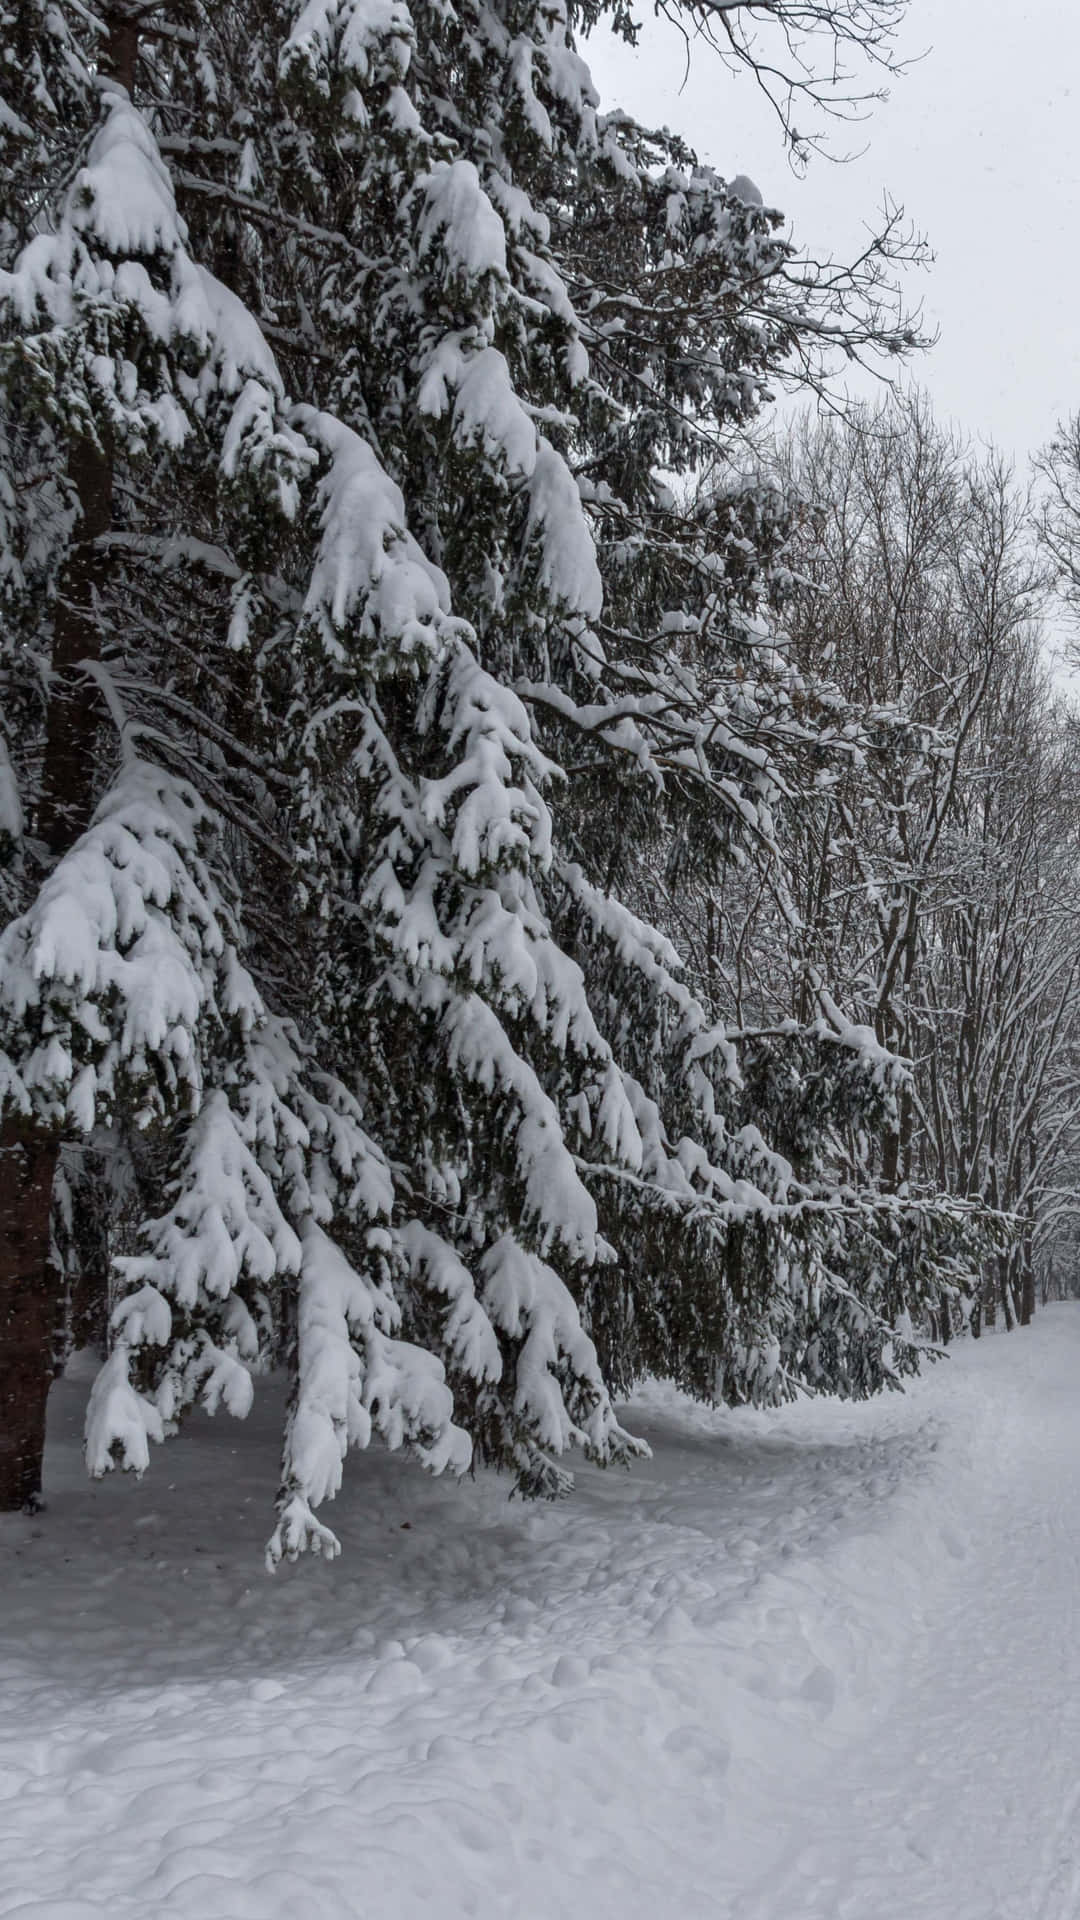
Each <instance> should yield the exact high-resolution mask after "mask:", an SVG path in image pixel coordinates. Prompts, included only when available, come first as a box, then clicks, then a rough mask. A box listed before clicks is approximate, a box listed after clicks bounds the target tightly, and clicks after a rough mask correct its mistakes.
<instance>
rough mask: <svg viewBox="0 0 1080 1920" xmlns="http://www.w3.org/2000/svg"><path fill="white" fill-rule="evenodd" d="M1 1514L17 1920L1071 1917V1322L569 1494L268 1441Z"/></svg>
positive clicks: (1075, 1663) (725, 1434) (649, 1401)
mask: <svg viewBox="0 0 1080 1920" xmlns="http://www.w3.org/2000/svg"><path fill="white" fill-rule="evenodd" d="M84 1392H85V1386H84V1385H81V1384H80V1383H78V1382H70V1381H65V1382H63V1383H62V1384H61V1386H60V1387H59V1389H58V1390H57V1392H56V1395H55V1405H54V1416H55V1417H54V1421H53V1443H52V1450H51V1454H50V1461H49V1490H50V1493H51V1506H50V1511H49V1513H48V1514H47V1515H46V1516H44V1517H42V1518H40V1519H38V1520H26V1519H22V1518H7V1519H4V1520H2V1521H0V1701H2V1704H3V1709H4V1711H3V1715H2V1717H0V1920H11V1916H14V1915H19V1916H24V1920H29V1917H30V1916H33V1920H91V1916H102V1915H105V1914H108V1915H110V1916H113V1917H114V1920H129V1917H130V1920H135V1917H136V1916H137V1920H158V1916H161V1917H162V1920H187V1916H196V1915H198V1916H199V1920H284V1917H285V1916H286V1915H288V1916H290V1920H297V1917H298V1916H299V1920H360V1917H361V1916H364V1917H365V1920H367V1916H370V1915H376V1914H378V1915H379V1916H381V1920H421V1916H423V1920H459V1916H466V1915H471V1916H475V1917H476V1920H502V1917H503V1916H506V1920H509V1917H510V1916H514V1920H562V1916H563V1915H567V1916H569V1915H572V1914H577V1913H581V1914H583V1915H587V1916H588V1917H589V1920H609V1917H610V1920H615V1916H616V1915H618V1916H619V1920H695V1917H696V1916H700V1917H701V1920H706V1916H707V1917H708V1920H826V1916H828V1920H1076V1917H1077V1916H1080V1309H1074V1308H1059V1309H1055V1310H1052V1311H1051V1312H1049V1313H1048V1314H1047V1315H1046V1316H1045V1317H1044V1318H1043V1320H1042V1321H1041V1323H1040V1324H1039V1325H1038V1326H1037V1327H1036V1328H1034V1329H1033V1330H1031V1331H1030V1332H1029V1333H1028V1334H1026V1335H1023V1336H1016V1337H1014V1338H1010V1339H1004V1338H1002V1339H993V1340H985V1341H983V1342H981V1343H980V1344H979V1345H978V1346H969V1347H966V1348H963V1349H960V1350H958V1352H957V1355H956V1358H955V1359H954V1360H953V1361H951V1362H950V1363H949V1365H948V1368H947V1369H946V1368H939V1369H937V1370H935V1372H934V1373H933V1374H932V1375H931V1376H930V1377H929V1378H928V1379H927V1380H926V1381H925V1382H922V1383H920V1384H919V1385H917V1386H916V1388H915V1389H914V1390H913V1391H912V1392H911V1393H909V1394H908V1395H905V1396H903V1397H900V1396H893V1397H891V1398H890V1399H889V1400H888V1401H886V1402H882V1403H880V1404H876V1405H871V1406H866V1407H857V1408H844V1407H840V1406H837V1405H835V1404H831V1403H821V1404H817V1405H812V1406H802V1407H797V1408H792V1409H789V1410H786V1411H784V1412H783V1413H782V1414H780V1415H776V1416H765V1415H755V1414H747V1413H740V1414H732V1413H723V1414H709V1413H706V1412H704V1411H703V1410H701V1409H697V1408H694V1407H692V1406H690V1405H688V1404H687V1403H685V1402H683V1401H681V1400H679V1399H678V1398H677V1397H675V1396H673V1395H671V1394H670V1393H667V1392H666V1391H661V1390H660V1389H654V1390H652V1391H650V1392H648V1393H646V1394H645V1395H644V1396H643V1397H642V1399H641V1400H640V1401H638V1402H637V1403H636V1404H635V1407H634V1410H633V1414H632V1416H631V1417H632V1419H633V1421H634V1423H635V1424H636V1427H637V1430H639V1431H644V1432H646V1433H647V1435H648V1437H649V1438H650V1440H651V1441H652V1443H653V1446H654V1458H653V1460H652V1461H651V1462H647V1463H644V1464H643V1465H642V1466H641V1467H639V1468H638V1469H636V1470H635V1471H634V1472H633V1473H632V1474H630V1475H624V1474H621V1473H620V1474H614V1473H611V1474H607V1475H602V1474H598V1473H593V1472H586V1473H583V1474H582V1475H581V1484H580V1488H579V1492H578V1494H577V1495H576V1496H575V1498H574V1500H573V1501H572V1502H570V1503H568V1504H564V1505H562V1506H560V1507H558V1508H542V1509H537V1508H525V1507H522V1506H521V1505H520V1504H519V1503H513V1504H508V1502H507V1500H506V1498H505V1490H504V1488H503V1487H502V1486H501V1485H500V1484H497V1483H494V1482H492V1481H491V1480H490V1479H486V1478H482V1479H480V1480H478V1481H477V1482H476V1483H469V1484H466V1485H465V1486H463V1487H460V1488H452V1489H447V1488H445V1487H440V1486H438V1485H434V1484H432V1483H430V1482H428V1481H426V1480H424V1479H423V1477H422V1476H420V1475H419V1474H418V1473H416V1471H415V1470H413V1469H410V1468H409V1467H408V1466H407V1465H405V1464H403V1463H402V1462H400V1461H397V1460H393V1459H390V1458H388V1457H386V1456H385V1455H383V1456H380V1455H376V1454H372V1455H371V1456H369V1457H362V1458H357V1459H354V1460H353V1461H352V1462H351V1463H350V1469H351V1470H350V1472H349V1474H348V1477H347V1491H346V1495H345V1496H344V1497H343V1499H342V1501H341V1502H339V1504H338V1508H337V1513H336V1516H335V1517H336V1523H337V1524H338V1530H339V1532H340V1533H341V1534H342V1537H343V1540H344V1543H345V1551H346V1558H345V1559H344V1560H343V1561H342V1562H340V1563H339V1564H338V1565H337V1567H335V1568H331V1569H326V1568H321V1567H318V1566H302V1567H300V1568H297V1569H295V1570H286V1571H285V1572H283V1573H282V1574H279V1575H278V1576H277V1578H276V1579H274V1580H272V1581H271V1580H267V1579H266V1578H265V1577H264V1576H263V1575H262V1573H261V1571H260V1562H259V1549H260V1545H261V1541H262V1539H263V1537H264V1535H265V1533H266V1531H267V1530H268V1523H267V1507H266V1498H267V1489H268V1487H269V1486H271V1485H272V1482H273V1469H274V1452H275V1440H274V1414H275V1411H276V1409H275V1408H274V1407H273V1406H270V1405H268V1406H267V1407H266V1408H265V1409H264V1410H263V1411H262V1413H261V1414H260V1413H259V1412H258V1410H257V1413H256V1414H255V1415H253V1416H252V1422H253V1423H254V1422H256V1421H258V1422H259V1424H252V1423H249V1425H248V1427H247V1428H237V1427H236V1426H235V1425H233V1424H232V1423H229V1422H227V1421H226V1420H225V1419H224V1418H222V1419H219V1420H218V1421H216V1422H208V1421H200V1422H198V1423H196V1424H195V1425H193V1427H192V1428H191V1430H190V1432H188V1433H187V1434H185V1436H184V1437H183V1438H182V1439H181V1440H180V1441H178V1442H175V1443H173V1444H172V1445H171V1446H170V1447H169V1448H168V1449H167V1450H166V1451H164V1452H162V1453H160V1454H158V1455H157V1456H156V1458H155V1460H154V1463H153V1468H152V1471H151V1473H150V1475H148V1477H147V1479H146V1481H145V1482H144V1483H143V1484H142V1485H141V1486H136V1485H134V1484H132V1483H131V1482H126V1481H124V1482H121V1481H114V1482H110V1483H107V1484H104V1485H101V1486H98V1487H95V1488H87V1487H86V1486H85V1483H84V1482H83V1481H82V1480H81V1469H80V1467H79V1463H78V1458H77V1448H76V1445H75V1434H76V1430H77V1423H78V1417H79V1407H80V1398H81V1396H82V1394H83V1393H84Z"/></svg>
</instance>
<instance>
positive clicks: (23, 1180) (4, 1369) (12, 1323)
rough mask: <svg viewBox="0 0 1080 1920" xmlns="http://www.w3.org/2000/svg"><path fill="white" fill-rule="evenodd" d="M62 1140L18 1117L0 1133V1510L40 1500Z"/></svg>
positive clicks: (55, 1299) (56, 1308)
mask: <svg viewBox="0 0 1080 1920" xmlns="http://www.w3.org/2000/svg"><path fill="white" fill-rule="evenodd" d="M56 1155H57V1142H56V1140H55V1139H53V1138H50V1137H49V1136H47V1135H42V1134H40V1133H37V1132H35V1131H32V1130H31V1129H29V1128H28V1127H26V1126H25V1125H24V1124H23V1123H21V1122H20V1121H18V1120H8V1121H6V1122H5V1123H4V1125H3V1127H2V1128H0V1513H10V1512H13V1511H14V1510H16V1509H17V1508H19V1507H33V1506H35V1505H36V1504H37V1503H38V1500H39V1498H40V1495H41V1468H42V1459H43V1455H44V1451H45V1402H46V1400H47V1399H48V1396H49V1382H50V1381H51V1379H52V1374H53V1365H52V1362H53V1340H54V1338H55V1334H56V1323H57V1318H58V1315H59V1312H60V1307H61V1287H60V1279H59V1274H58V1273H57V1272H56V1271H55V1270H54V1268H53V1267H52V1264H51V1262H50V1260H49V1204H50V1201H51V1198H52V1187H53V1174H54V1172H55V1169H56Z"/></svg>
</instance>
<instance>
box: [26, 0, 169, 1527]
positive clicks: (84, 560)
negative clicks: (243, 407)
mask: <svg viewBox="0 0 1080 1920" xmlns="http://www.w3.org/2000/svg"><path fill="white" fill-rule="evenodd" d="M104 16H105V22H106V27H107V35H108V37H107V40H106V44H105V46H104V48H103V49H102V55H103V57H102V70H103V71H104V72H106V73H110V74H111V75H112V76H113V78H114V79H116V80H118V81H119V82H120V84H121V85H122V86H124V87H126V88H127V90H128V93H129V95H133V93H134V87H135V68H136V62H137V59H138V52H139V23H138V12H137V10H135V9H132V10H131V11H130V12H129V11H128V10H127V8H126V7H125V6H124V5H115V4H114V5H113V6H112V7H106V8H105V10H104ZM68 475H69V478H70V479H71V482H72V484H73V486H74V488H75V491H76V493H77V495H78V500H79V508H80V521H79V527H78V532H77V537H76V539H75V541H74V543H73V545H72V547H71V550H70V552H69V554H68V557H67V562H66V565H65V567H64V571H63V575H62V577H61V580H60V590H59V592H58V594H57V599H56V613H55V616H54V621H53V635H52V654H51V660H50V667H51V673H50V682H49V711H48V720H47V724H46V734H45V752H44V757H43V762H42V770H41V787H40V793H39V799H38V805H37V813H36V819H35V828H36V832H37V836H38V838H39V839H40V840H42V841H43V842H44V844H45V846H46V847H47V849H48V851H49V853H50V854H51V855H52V857H53V858H54V859H57V858H59V857H60V855H61V854H63V853H65V852H66V851H67V849H68V848H69V847H70V846H71V845H72V842H73V841H75V840H77V839H78V837H79V835H80V834H81V833H83V832H85V830H86V828H87V826H88V825H89V822H90V815H91V811H92V808H93V800H94V783H95V771H96V769H95V760H96V746H97V732H98V725H99V717H100V716H99V703H98V698H97V690H96V688H95V687H94V684H93V681H92V680H91V679H90V678H89V677H88V676H87V675H86V674H85V673H84V672H83V671H82V670H81V669H82V663H83V662H86V661H88V662H91V663H92V662H94V661H96V660H99V659H100V657H101V633H102V599H103V589H104V587H105V584H106V578H107V569H108V559H107V556H106V555H105V554H104V553H103V552H102V551H101V549H100V548H99V547H98V545H97V542H98V540H99V539H100V537H101V535H102V534H104V533H107V532H108V531H109V528H110V527H111V525H112V505H113V468H112V460H111V458H110V457H109V453H108V450H107V449H103V448H101V447H99V446H95V445H94V444H93V442H92V441H89V440H84V439H79V440H75V441H74V442H72V444H71V446H70V448H69V451H68ZM59 1149H60V1139H59V1135H58V1134H56V1133H47V1132H45V1131H43V1130H42V1129H40V1128H37V1127H35V1126H34V1125H33V1123H32V1122H28V1121H25V1120H22V1119H17V1118H14V1117H12V1118H10V1119H7V1120H5V1121H4V1123H3V1125H2V1127H0V1512H5V1511H6V1512H10V1511H12V1510H13V1509H15V1508H18V1507H23V1506H26V1505H35V1504H36V1503H37V1502H38V1500H39V1498H40V1494H41V1478H42V1463H43V1458H44V1451H45V1403H46V1400H47V1398H48V1392H49V1382H50V1380H51V1378H52V1374H53V1355H54V1342H55V1339H56V1335H57V1330H58V1327H59V1326H60V1323H61V1319H62V1314H63V1309H64V1286H63V1281H62V1277H61V1275H60V1272H59V1269H58V1267H56V1266H55V1265H54V1263H53V1262H52V1260H51V1259H50V1257H49V1255H50V1234H49V1226H50V1213H51V1209H52V1195H53V1181H54V1177H55V1173H56V1163H57V1156H58V1153H59ZM84 1305H85V1306H86V1308H87V1310H88V1311H89V1304H88V1303H84Z"/></svg>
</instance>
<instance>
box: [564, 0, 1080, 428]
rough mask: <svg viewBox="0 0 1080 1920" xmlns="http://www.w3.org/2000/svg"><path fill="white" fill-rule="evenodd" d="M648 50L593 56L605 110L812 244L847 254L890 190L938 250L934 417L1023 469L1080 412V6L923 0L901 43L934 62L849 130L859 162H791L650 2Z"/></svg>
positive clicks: (767, 122) (931, 295) (596, 51)
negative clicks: (740, 190) (709, 167)
mask: <svg viewBox="0 0 1080 1920" xmlns="http://www.w3.org/2000/svg"><path fill="white" fill-rule="evenodd" d="M636 11H637V13H638V15H639V17H640V18H642V20H643V22H644V24H643V31H642V36H641V42H640V45H639V47H638V49H637V50H636V51H632V50H631V49H629V48H627V47H625V46H623V45H622V44H621V43H620V42H618V41H615V40H613V39H612V38H611V36H610V35H609V34H606V33H604V34H599V33H598V34H597V35H595V36H594V37H593V38H592V39H591V40H590V41H589V42H588V44H587V47H586V49H585V52H586V56H587V58H588V59H589V62H590V65H591V67H592V70H593V74H594V77H595V79H596V82H597V85H598V87H599V89H600V92H601V95H602V97H603V101H604V105H605V106H608V107H611V106H616V105H619V106H623V107H625V108H626V109H627V110H628V111H629V112H631V113H633V114H634V116H635V117H636V118H638V119H640V120H642V121H645V122H646V123H648V124H651V125H654V126H659V125H663V124H666V125H668V126H670V127H673V128H675V129H676V130H677V131H678V132H680V133H682V134H684V135H685V137H686V138H687V139H688V140H689V141H690V142H691V143H692V145H694V146H695V147H696V149H697V151H698V152H699V153H700V154H701V155H702V156H703V158H706V159H708V160H710V161H712V162H713V163H714V164H715V165H716V166H717V167H718V169H719V170H720V171H721V172H722V173H725V174H728V175H732V174H735V173H739V172H742V173H747V174H749V175H750V176H751V178H752V179H753V180H755V181H756V182H757V184H758V186H759V187H760V189H761V191H762V193H763V195H764V197H765V200H766V201H767V202H768V203H770V204H772V205H774V206H778V207H780V208H782V209H783V211H784V212H785V213H786V214H787V215H788V216H789V218H790V220H791V223H792V228H793V235H794V238H795V240H796V242H798V241H799V240H800V238H802V239H804V240H805V242H806V244H807V245H808V246H809V247H811V248H812V249H813V250H815V251H816V250H819V249H820V248H822V247H828V248H830V249H831V250H832V251H833V252H835V253H842V252H845V251H847V250H850V249H854V248H856V247H857V246H858V243H859V238H860V234H861V233H862V232H863V230H864V228H865V225H866V224H867V222H869V221H871V220H872V219H873V216H874V214H875V211H876V210H877V209H878V208H879V207H880V205H881V200H882V196H883V194H884V193H888V194H889V195H890V196H891V197H892V199H894V200H896V201H899V202H900V203H902V205H903V206H904V208H905V210H906V212H907V214H908V216H909V218H910V219H911V221H912V222H913V223H914V224H915V226H917V227H918V228H919V230H920V231H921V232H922V233H924V234H925V235H926V237H927V239H928V240H929V242H930V244H931V246H932V248H933V250H934V253H935V255H936V260H935V262H934V264H933V265H932V267H931V268H930V269H929V271H927V272H922V273H919V272H915V273H912V274H911V275H910V276H909V279H908V288H909V293H910V297H911V300H912V302H913V303H917V302H918V301H920V300H921V301H922V303H923V308H924V314H925V318H926V321H927V323H928V328H929V330H931V331H933V330H934V329H935V328H937V329H939V330H940V339H939V341H938V344H937V345H936V346H935V347H934V348H932V349H931V351H930V352H929V353H928V354H926V355H924V356H922V357H921V358H920V359H919V360H918V361H917V363H916V366H915V372H916V375H917V377H918V378H919V380H920V381H921V383H922V384H923V385H924V386H926V387H927V388H928V389H929V391H930V392H931V394H932V395H933V398H934V402H935V406H936V408H937V411H938V414H939V416H940V417H942V418H949V419H952V420H954V421H955V422H956V424H957V425H958V426H959V427H961V428H963V429H964V430H966V431H967V432H968V433H970V434H971V435H973V436H974V437H976V438H992V439H993V440H994V441H996V442H997V444H998V445H999V446H1000V447H1002V448H1003V449H1004V450H1005V451H1007V452H1009V453H1011V454H1012V455H1013V456H1014V457H1015V458H1016V459H1017V461H1018V463H1020V464H1021V465H1022V464H1024V463H1026V460H1027V458H1028V455H1029V454H1030V453H1032V452H1034V451H1035V450H1036V449H1037V448H1038V447H1039V446H1040V445H1042V444H1043V442H1044V441H1045V440H1047V439H1048V438H1049V435H1050V434H1051V432H1052V431H1053V428H1054V425H1055V422H1056V421H1057V420H1058V419H1059V418H1060V417H1062V416H1064V415H1065V414H1067V413H1069V412H1071V411H1073V410H1075V409H1076V408H1080V264H1078V262H1077V248H1078V242H1080V117H1078V109H1080V8H1078V7H1077V5H1076V0H1030V3H1029V4H1026V5H1025V4H1019V5H1017V4H1011V5H1007V4H1002V3H1001V0H999V3H998V4H994V0H990V3H989V4H988V3H987V0H938V3H937V4H936V5H931V4H929V3H928V0H914V4H912V6H911V7H910V10H909V12H908V15H907V19H906V22H905V26H904V29H903V31H902V34H901V37H900V39H899V41H898V47H899V50H900V51H901V53H902V54H904V55H905V56H910V55H915V54H918V53H919V52H921V51H923V50H924V49H925V50H926V52H925V57H924V58H923V59H922V60H921V61H919V62H918V63H917V64H915V65H913V66H912V67H911V68H910V70H909V71H908V72H907V73H906V74H905V75H903V76H901V77H898V78H896V79H895V80H893V81H892V82H891V83H890V84H891V98H890V99H889V100H888V101H887V102H886V103H884V104H879V105H876V106H874V107H872V109H871V111H870V118H869V119H868V120H867V121H865V122H864V123H863V124H862V125H861V126H860V127H854V128H850V129H845V128H843V127H839V128H837V129H836V132H835V134H834V145H835V147H836V148H837V149H838V150H841V151H843V150H845V149H850V148H862V149H864V151H862V152H861V154H860V156H859V157H858V158H856V159H854V160H852V161H851V162H850V163H849V164H848V165H846V166H835V165H831V164H830V163H829V162H828V161H827V160H824V159H821V158H816V157H815V158H813V159H812V160H811V162H810V166H809V170H808V173H807V175H806V177H805V179H799V178H796V177H795V176H794V175H793V174H792V173H791V171H790V169H789V167H788V165H787V161H786V158H785V155H784V152H783V148H782V144H781V140H780V136H779V132H778V130H777V128H776V125H775V122H774V121H773V120H772V119H771V118H770V116H769V114H768V112H767V110H766V109H764V108H763V107H762V106H760V105H759V103H758V102H757V99H756V95H755V89H754V87H753V84H752V82H751V81H750V79H749V77H748V76H746V75H743V76H741V77H739V76H732V75H730V74H729V73H727V71H726V70H725V69H724V67H723V66H722V65H721V63H720V61H719V58H718V57H717V56H716V55H715V54H714V53H712V52H711V51H710V50H709V48H708V47H707V46H706V45H704V44H703V43H698V44H697V45H696V46H695V47H694V48H693V50H692V54H691V62H690V71H689V75H688V77H686V78H685V85H683V81H684V76H685V75H686V56H685V48H684V45H683V41H682V39H681V38H680V36H679V34H678V33H677V32H676V31H675V30H674V29H673V28H672V27H671V26H669V25H668V24H667V23H666V22H665V21H663V20H659V21H657V20H654V19H653V17H652V9H651V5H650V4H649V0H644V4H642V5H640V6H639V8H638V9H637V10H636Z"/></svg>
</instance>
